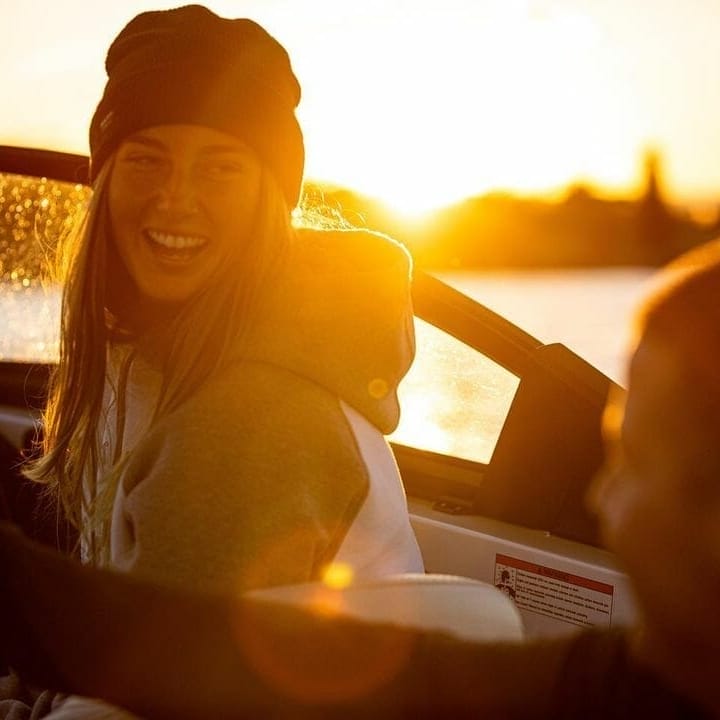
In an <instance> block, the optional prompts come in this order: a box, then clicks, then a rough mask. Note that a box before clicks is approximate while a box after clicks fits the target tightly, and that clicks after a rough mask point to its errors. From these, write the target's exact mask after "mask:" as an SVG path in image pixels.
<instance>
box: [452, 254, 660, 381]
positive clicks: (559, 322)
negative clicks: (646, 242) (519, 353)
mask: <svg viewBox="0 0 720 720" xmlns="http://www.w3.org/2000/svg"><path fill="white" fill-rule="evenodd" d="M441 277H442V278H443V279H444V280H445V281H447V282H449V283H450V284H451V285H454V286H455V287H457V288H458V289H460V290H462V291H463V292H465V293H466V294H468V295H470V297H473V298H475V299H476V300H479V301H480V302H482V303H483V304H485V305H487V306H488V307H489V308H491V309H492V310H495V311H496V312H499V313H500V314H501V315H504V316H505V317H507V318H508V319H509V320H511V321H512V322H514V323H515V324H516V325H519V326H520V327H521V328H523V329H524V330H525V331H527V332H529V333H530V334H531V335H534V336H535V337H536V338H538V339H539V340H542V341H543V342H545V343H550V342H561V343H563V344H564V345H567V346H568V347H569V348H570V349H571V350H573V351H574V352H576V353H577V354H578V355H580V356H582V357H583V358H585V359H586V360H588V361H589V362H590V363H591V364H592V365H595V366H596V367H597V368H599V369H600V370H602V371H603V372H604V373H605V374H606V375H608V376H609V377H611V378H612V379H613V380H616V381H618V382H621V383H622V381H623V379H624V356H625V349H626V345H627V342H628V339H629V334H630V333H629V330H630V322H631V320H632V314H633V311H634V309H635V307H636V306H637V304H638V302H639V301H640V300H641V298H642V297H643V296H644V295H645V294H646V293H647V292H648V291H649V289H650V287H651V286H652V284H653V281H654V279H655V272H654V271H653V270H651V269H648V268H620V269H617V268H613V269H595V270H568V271H566V270H562V271H560V270H556V271H504V272H500V273H497V272H485V273H477V272H473V273H444V274H442V275H441Z"/></svg>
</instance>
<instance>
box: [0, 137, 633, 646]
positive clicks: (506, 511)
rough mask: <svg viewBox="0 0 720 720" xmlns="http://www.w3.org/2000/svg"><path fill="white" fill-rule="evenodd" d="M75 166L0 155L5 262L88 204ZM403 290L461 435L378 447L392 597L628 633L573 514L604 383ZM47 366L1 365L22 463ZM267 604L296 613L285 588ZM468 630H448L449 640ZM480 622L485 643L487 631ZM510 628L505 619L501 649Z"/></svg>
mask: <svg viewBox="0 0 720 720" xmlns="http://www.w3.org/2000/svg"><path fill="white" fill-rule="evenodd" d="M87 163H88V160H87V158H86V157H84V156H82V155H75V154H69V153H61V152H55V151H49V150H42V149H36V148H19V147H9V146H2V147H0V195H2V194H3V193H2V191H3V183H5V194H6V196H8V193H9V192H10V188H11V187H12V188H15V190H14V191H13V192H19V193H20V194H17V195H14V196H13V197H11V198H10V199H9V200H8V201H7V202H6V205H5V207H4V208H3V207H2V206H0V216H2V214H3V213H4V214H5V219H6V221H7V220H8V219H9V220H10V221H11V227H10V229H5V231H4V232H5V234H4V235H0V248H4V252H5V253H7V252H8V250H9V249H12V248H11V244H12V243H13V242H20V240H19V239H18V238H22V237H25V238H27V232H29V230H28V228H29V229H30V230H32V231H37V229H38V227H40V228H41V230H42V222H45V223H50V222H51V223H54V227H62V226H63V223H64V222H65V216H66V215H67V214H68V213H71V212H72V210H73V204H72V203H67V202H64V200H65V199H67V197H68V194H73V193H74V194H75V196H77V197H79V198H82V197H83V193H88V192H89V189H88V188H87V187H86V186H85V184H84V183H85V178H86V177H87ZM18 188H19V189H20V190H18ZM57 188H62V192H61V191H58V192H56V189H57ZM41 189H42V192H41ZM23 192H25V193H26V195H23V194H22V193H23ZM63 193H64V194H63ZM8 197H10V196H8ZM58 197H62V198H63V199H64V200H63V202H59V201H58V202H56V201H55V200H54V198H58ZM28 202H29V203H30V204H29V205H28ZM11 204H12V207H10V205H11ZM26 211H27V212H26ZM23 228H25V232H24V231H23ZM2 231H3V226H2V225H0V232H2ZM0 269H2V265H0ZM21 275H22V274H21ZM26 280H28V278H27V277H22V276H17V277H14V278H13V280H12V282H13V283H15V284H16V285H17V286H18V287H19V288H20V289H21V290H22V287H21V286H23V285H24V283H25V282H26ZM27 284H28V285H29V284H31V283H30V282H29V280H28V283H27ZM412 292H413V303H414V308H415V314H416V317H417V323H418V356H417V360H416V362H415V365H416V366H417V367H423V366H425V365H427V364H428V363H429V364H430V365H431V366H432V368H433V370H432V373H431V374H432V377H433V382H434V383H436V384H437V385H438V386H440V387H443V386H446V387H450V386H456V385H457V384H458V377H459V375H458V373H460V370H459V369H458V368H461V374H462V378H461V379H462V380H463V383H461V386H460V388H459V390H458V392H457V395H456V397H457V404H458V405H460V404H462V406H463V407H462V409H461V413H462V414H461V416H460V418H459V420H458V422H457V423H456V424H455V426H454V428H455V429H451V430H449V431H448V430H447V429H445V431H444V435H445V436H447V435H448V433H450V434H451V435H452V434H453V433H456V432H460V430H458V428H460V429H461V430H462V431H463V432H465V434H466V437H465V439H464V440H463V442H462V443H460V444H459V445H461V446H462V448H463V449H462V451H457V452H456V451H453V450H452V448H453V447H456V446H455V445H453V444H452V442H451V443H450V445H449V447H450V448H451V449H450V450H447V449H443V447H440V448H438V447H434V446H433V445H432V443H429V444H428V445H425V444H424V443H422V442H413V438H412V433H405V434H403V433H399V434H396V435H394V436H393V437H392V438H391V444H392V447H393V451H394V453H395V456H396V458H397V462H398V466H399V468H400V472H401V476H402V478H403V482H404V484H405V489H406V493H407V496H408V505H409V512H410V516H411V521H412V525H413V528H414V530H415V533H416V536H417V539H418V541H419V544H420V548H421V551H422V555H423V558H424V562H425V568H426V574H427V578H425V579H424V580H423V579H420V578H405V579H404V580H402V581H399V582H398V583H397V584H396V585H395V589H394V590H393V592H395V593H396V594H395V596H394V597H395V598H397V597H399V596H398V595H397V593H398V592H399V593H401V594H402V593H406V592H408V587H410V586H412V587H414V588H415V589H414V590H412V591H411V592H413V593H415V595H416V596H418V594H423V593H427V592H428V587H432V588H435V589H436V588H441V590H440V592H441V593H442V595H443V599H442V602H441V605H442V606H443V607H445V608H447V607H448V604H447V603H448V597H452V598H455V600H458V599H460V600H459V602H460V605H461V606H462V607H465V608H467V610H468V615H472V614H474V615H475V616H478V615H480V616H482V615H483V608H487V607H489V606H490V604H492V603H493V602H497V598H498V597H499V595H500V594H502V596H503V598H504V600H503V603H504V605H503V603H500V604H499V606H498V607H499V610H498V613H499V615H496V616H495V620H491V621H490V626H492V627H494V628H495V631H496V635H495V636H497V634H498V633H499V635H500V636H502V634H503V633H504V632H506V630H498V627H499V625H498V622H500V621H499V620H498V618H499V617H501V616H502V617H504V618H506V619H507V618H511V616H512V617H517V618H518V619H519V625H520V626H521V630H522V633H523V635H524V636H525V637H529V638H533V637H550V636H560V635H564V634H568V633H573V632H577V631H578V630H580V629H582V628H588V627H597V628H609V627H617V626H625V625H629V624H631V623H632V622H633V621H634V619H635V616H636V607H635V604H634V601H633V598H632V592H631V589H630V584H629V580H628V577H627V576H626V575H625V574H624V573H623V571H622V569H621V568H620V567H619V565H618V563H617V561H616V559H615V557H614V556H613V554H612V553H610V552H609V551H608V550H606V549H605V548H604V547H603V545H602V542H601V539H600V537H599V532H598V527H597V523H596V520H595V518H594V517H593V516H592V515H591V514H590V513H589V512H588V509H587V508H586V506H585V500H584V498H585V494H586V490H587V488H588V485H589V483H590V482H591V480H592V478H593V477H594V475H595V474H596V472H597V471H598V469H599V467H600V465H601V463H602V457H603V445H602V435H601V419H602V413H603V410H604V407H605V403H606V400H607V397H608V393H609V392H610V391H611V390H612V389H615V390H617V389H618V388H617V386H616V384H615V383H614V382H613V381H612V380H610V379H609V378H608V377H606V376H605V375H604V374H603V373H601V372H600V371H599V370H598V369H597V368H595V367H593V366H592V365H590V364H589V363H588V362H586V361H585V360H584V359H582V358H581V357H579V356H578V355H576V354H575V353H573V352H572V351H571V350H569V349H568V348H567V347H565V346H564V345H562V344H560V343H543V342H540V341H539V340H537V339H536V338H534V337H533V336H532V335H530V334H529V333H527V332H525V331H524V330H522V329H521V328H519V327H517V326H516V325H514V324H513V323H511V322H509V321H508V320H507V319H505V318H504V317H502V316H500V315H499V314H497V313H496V312H494V311H492V310H490V309H489V308H487V307H485V306H484V305H483V304H481V303H479V302H477V301H475V300H472V299H470V298H469V297H467V296H466V295H464V294H462V293H461V292H459V291H458V290H456V289H454V288H452V287H450V286H449V285H448V284H446V283H444V282H443V281H442V280H440V279H439V278H438V277H436V276H434V275H433V274H432V273H430V272H427V271H424V270H421V269H416V271H415V273H414V279H413V289H412ZM437 354H441V355H444V356H446V357H451V358H460V359H459V360H458V361H457V362H456V363H455V366H454V367H455V369H453V365H452V363H451V364H450V365H447V364H446V365H445V366H444V369H442V368H441V369H438V366H436V365H433V364H432V363H433V362H434V360H433V356H434V355H437ZM50 367H51V361H50V360H47V359H45V360H43V359H42V358H40V359H30V360H28V359H17V358H12V357H11V358H6V359H4V360H2V361H0V440H2V442H3V443H4V447H5V448H9V449H10V452H11V454H12V452H13V451H17V450H20V449H22V448H26V449H27V448H28V447H29V444H30V443H31V441H32V438H33V437H34V435H35V429H36V424H37V422H38V410H39V408H40V407H41V406H42V402H43V397H44V393H45V387H46V383H47V378H48V372H49V370H50ZM488 393H489V394H490V395H494V396H496V397H495V399H496V400H497V402H496V403H495V405H494V406H493V413H494V414H495V415H494V417H493V418H491V420H492V421H491V422H490V423H489V424H488V423H487V422H485V420H486V419H487V418H486V417H485V415H486V414H487V407H486V405H485V404H483V401H484V397H485V395H487V394H488ZM436 429H437V428H436ZM484 434H485V435H488V437H485V436H484ZM421 435H422V433H421ZM445 439H447V438H445ZM452 439H453V438H451V440H452ZM468 448H469V450H468ZM473 448H477V452H475V450H474V449H473ZM4 470H5V471H7V468H4ZM6 475H7V472H6ZM23 492H25V493H26V494H25V495H22V493H20V494H18V490H17V487H13V488H12V492H10V493H7V492H6V495H10V505H13V507H11V508H9V511H10V512H11V513H13V514H14V517H16V518H18V517H19V518H20V519H21V521H22V522H24V523H26V525H28V530H29V531H30V532H31V533H35V535H36V536H37V537H38V538H39V539H41V540H43V539H44V540H46V541H48V539H49V538H53V539H54V538H55V533H54V532H49V531H48V530H47V528H44V529H43V528H37V527H32V528H30V527H29V524H30V516H29V514H28V512H27V507H25V506H23V503H24V504H25V505H27V504H28V503H30V504H32V502H33V501H34V498H28V496H27V489H24V490H23ZM20 506H23V507H20ZM469 588H470V590H471V591H470V592H469ZM488 588H491V589H492V592H491V593H488V592H487V589H488ZM435 589H433V590H432V591H431V592H433V593H434V592H436V590H435ZM347 592H350V591H347ZM352 592H355V594H356V597H358V598H360V595H363V594H364V595H365V596H366V597H365V600H362V599H358V603H357V604H358V606H360V605H363V604H364V603H366V601H367V599H368V598H367V596H368V591H367V588H365V589H363V588H355V589H354V590H353V591H352ZM280 595H281V596H283V597H284V598H285V599H287V600H288V601H290V602H302V601H303V600H302V598H301V597H300V595H302V593H300V595H298V589H297V588H295V589H292V588H291V589H289V590H285V591H282V592H281V593H280ZM493 598H494V599H493ZM392 604H393V603H389V605H392ZM431 604H432V603H431ZM352 605H353V603H352V602H350V603H349V606H352ZM376 605H377V603H376ZM379 605H380V606H382V607H385V608H387V607H388V603H387V602H381V603H379ZM500 606H502V607H500ZM353 612H354V611H353ZM357 612H358V613H360V614H362V613H363V612H365V611H363V610H357ZM371 614H372V613H371ZM380 619H382V617H381V618H380ZM466 620H467V617H466V616H464V615H463V616H461V618H460V619H458V618H457V617H455V619H454V620H453V622H452V623H451V624H452V627H451V628H450V629H451V630H452V631H455V630H457V629H458V625H462V624H463V623H464V622H466ZM511 620H512V618H511ZM468 622H469V621H468ZM481 624H482V625H483V627H484V628H485V629H484V630H482V631H481V632H483V633H484V632H487V627H488V623H487V622H484V623H481ZM503 627H505V626H503ZM517 628H518V623H514V621H510V622H509V624H508V625H507V633H508V637H514V636H515V634H516V633H517Z"/></svg>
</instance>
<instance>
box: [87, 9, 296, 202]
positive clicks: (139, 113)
mask: <svg viewBox="0 0 720 720" xmlns="http://www.w3.org/2000/svg"><path fill="white" fill-rule="evenodd" d="M105 69H106V70H107V74H108V81H107V85H106V86H105V91H104V93H103V96H102V99H101V100H100V103H99V105H98V106H97V109H96V110H95V114H94V115H93V119H92V122H91V124H90V180H91V181H94V180H95V178H96V177H97V174H98V172H99V171H100V168H101V167H102V166H103V163H104V162H105V161H106V160H107V159H108V157H109V156H110V154H111V153H112V152H113V151H114V150H115V149H116V148H117V147H118V145H120V143H121V142H122V141H123V140H124V139H125V138H126V137H127V136H129V135H131V134H132V133H135V132H137V131H138V130H141V129H143V128H146V127H151V126H153V125H169V124H175V123H180V124H182V123H188V124H198V125H206V126H209V127H213V128H216V129H218V130H222V131H223V132H226V133H229V134H231V135H234V136H236V137H238V138H239V139H241V140H242V141H243V142H245V143H247V145H248V146H249V147H251V148H252V149H253V150H254V151H255V152H256V153H257V154H258V156H259V158H260V159H261V161H263V162H264V163H265V165H266V166H267V167H268V168H269V169H270V170H271V172H272V173H273V174H274V175H275V178H276V179H277V181H278V183H279V185H280V187H281V189H282V191H283V194H284V195H285V198H286V199H287V201H288V206H289V207H290V208H293V207H295V205H296V204H297V201H298V198H299V196H300V186H301V185H302V176H303V166H304V162H305V149H304V146H303V136H302V131H301V130H300V126H299V125H298V122H297V119H296V117H295V108H296V107H297V104H298V103H299V102H300V85H299V83H298V81H297V78H296V77H295V75H294V73H293V71H292V67H291V66H290V59H289V57H288V54H287V52H286V51H285V49H284V48H283V46H282V45H280V43H278V42H277V40H275V38H273V37H272V36H271V35H269V34H268V33H267V32H266V31H265V30H264V29H263V28H262V27H260V25H258V24H257V23H255V22H253V21H252V20H247V19H244V18H241V19H237V20H230V19H226V18H221V17H218V16H217V15H215V14H214V13H213V12H211V11H210V10H208V9H207V8H205V7H202V6H201V5H186V6H185V7H179V8H174V9H172V10H158V11H152V12H144V13H141V14H140V15H137V16H136V17H135V18H133V19H132V20H131V21H130V22H129V23H128V24H127V25H126V26H125V27H124V28H123V29H122V31H121V32H120V34H119V35H118V36H117V37H116V38H115V40H114V41H113V43H112V45H111V46H110V49H109V50H108V54H107V58H106V60H105Z"/></svg>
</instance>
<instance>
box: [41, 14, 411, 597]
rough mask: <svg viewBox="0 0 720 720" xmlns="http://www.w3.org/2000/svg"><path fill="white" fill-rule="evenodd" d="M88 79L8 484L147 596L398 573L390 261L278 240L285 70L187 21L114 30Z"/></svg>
mask: <svg viewBox="0 0 720 720" xmlns="http://www.w3.org/2000/svg"><path fill="white" fill-rule="evenodd" d="M106 69H107V73H108V81H107V85H106V87H105V90H104V94H103V96H102V99H101V101H100V103H99V105H98V107H97V109H96V112H95V114H94V117H93V119H92V123H91V126H90V150H91V176H92V182H93V190H94V192H93V197H92V201H91V204H90V208H89V211H88V215H87V219H86V221H85V225H84V227H83V228H82V230H81V231H80V232H79V234H78V235H77V237H76V239H75V243H74V244H73V245H72V246H71V247H70V249H69V250H70V252H69V253H68V254H67V255H66V257H67V262H66V275H65V289H64V296H63V314H62V333H61V347H60V362H59V367H58V370H57V373H56V375H55V378H54V381H53V383H52V389H51V397H50V401H49V404H48V409H47V413H46V417H45V439H44V454H43V456H42V457H41V458H40V459H39V460H38V461H37V462H35V464H34V465H33V466H32V467H31V468H30V470H29V471H28V474H29V476H30V477H32V478H34V479H36V480H39V481H42V482H45V483H48V485H49V486H50V488H51V489H52V490H53V491H54V492H55V493H56V495H57V498H58V501H59V503H60V505H61V507H62V511H63V512H64V513H65V515H66V516H67V517H68V518H69V520H70V521H71V522H72V523H73V524H74V525H75V527H77V529H78V530H79V532H80V536H81V550H82V554H83V557H84V559H86V560H87V561H92V562H95V563H101V564H108V563H109V564H110V565H112V566H114V567H116V568H119V569H124V570H128V571H132V572H134V573H136V574H138V575H141V576H145V577H148V578H152V579H154V580H156V581H160V582H163V583H174V584H181V585H188V584H192V585H193V586H194V587H200V588H204V589H212V590H223V591H228V590H231V591H240V590H245V589H248V588H252V587H258V586H264V585H273V584H284V583H293V582H300V581H306V580H313V579H318V578H320V577H321V576H322V574H323V572H324V571H325V569H326V568H327V567H328V566H330V565H331V564H332V563H343V564H345V565H347V566H349V567H350V569H351V571H352V572H353V573H354V574H355V575H356V576H359V577H372V576H375V575H379V574H383V573H394V572H403V571H418V570H421V569H422V563H421V559H420V554H419V550H418V547H417V543H416V541H415V538H414V535H413V533H412V529H411V527H410V524H409V520H408V516H407V512H406V503H405V497H404V493H403V490H402V486H401V483H400V479H399V475H398V471H397V467H396V465H395V463H394V460H393V457H392V454H391V452H390V450H389V446H388V445H387V443H386V441H385V439H384V437H383V434H384V433H388V432H390V431H392V430H393V429H394V427H395V426H396V424H397V422H398V417H399V409H398V403H397V396H396V390H397V384H398V382H399V381H400V379H401V378H402V376H403V375H404V374H405V372H406V371H407V369H408V367H409V365H410V363H411V360H412V357H413V352H414V341H413V329H412V312H411V308H410V302H409V273H410V261H409V257H408V255H407V253H406V252H405V251H404V249H403V248H401V247H400V246H399V245H398V244H396V243H394V242H392V241H390V240H389V239H387V238H385V237H382V236H379V235H374V234H370V233H366V232H360V231H353V232H351V231H346V232H339V231H338V232H320V231H312V230H304V231H295V230H293V228H292V227H291V224H290V212H291V210H292V209H293V208H294V207H295V206H296V204H297V202H298V198H299V194H300V187H301V182H302V173H303V163H304V148H303V138H302V133H301V130H300V127H299V125H298V123H297V120H296V117H295V107H296V106H297V104H298V102H299V99H300V86H299V84H298V82H297V79H296V78H295V75H294V74H293V71H292V68H291V66H290V62H289V59H288V56H287V53H286V52H285V50H284V49H283V47H282V46H281V45H280V44H279V43H278V42H277V41H276V40H275V39H274V38H272V37H271V36H270V35H269V34H268V33H267V32H265V30H263V29H262V28H261V27H260V26H259V25H257V24H255V23H254V22H252V21H250V20H246V19H238V20H229V19H224V18H220V17H218V16H217V15H215V14H214V13H212V12H211V11H209V10H207V9H206V8H204V7H201V6H198V5H190V6H185V7H180V8H176V9H172V10H167V11H157V12H145V13H142V14H140V15H138V16H137V17H135V18H134V19H133V20H132V21H130V23H128V25H127V26H126V27H125V28H124V29H123V30H122V31H121V32H120V34H119V35H118V36H117V38H116V39H115V41H114V42H113V43H112V45H111V47H110V49H109V51H108V55H107V61H106Z"/></svg>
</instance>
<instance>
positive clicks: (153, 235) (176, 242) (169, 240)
mask: <svg viewBox="0 0 720 720" xmlns="http://www.w3.org/2000/svg"><path fill="white" fill-rule="evenodd" d="M147 234H148V236H149V237H150V239H151V240H152V241H153V242H156V243H157V244H158V245H162V246H163V247H166V248H171V249H172V250H183V249H185V248H196V247H200V246H201V245H204V244H205V243H206V242H207V239H206V238H204V237H198V236H194V235H169V234H167V233H161V232H158V231H157V230H148V232H147Z"/></svg>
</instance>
